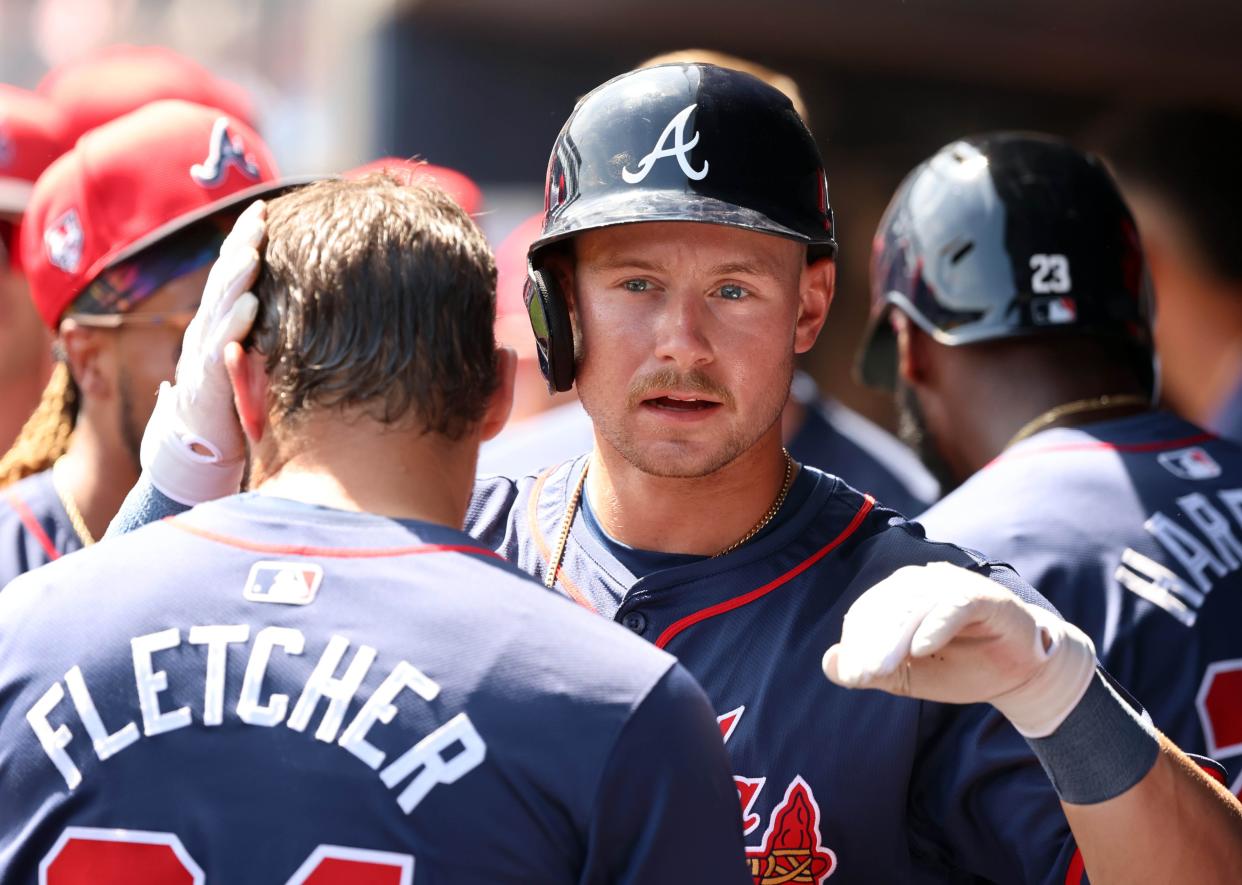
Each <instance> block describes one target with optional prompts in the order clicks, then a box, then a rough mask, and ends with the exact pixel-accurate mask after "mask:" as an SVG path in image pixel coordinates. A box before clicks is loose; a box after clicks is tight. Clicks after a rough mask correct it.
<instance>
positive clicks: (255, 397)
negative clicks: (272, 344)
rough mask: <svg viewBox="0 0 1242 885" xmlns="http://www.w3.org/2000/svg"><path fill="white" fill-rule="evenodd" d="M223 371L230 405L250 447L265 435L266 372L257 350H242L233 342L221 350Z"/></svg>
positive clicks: (262, 357)
mask: <svg viewBox="0 0 1242 885" xmlns="http://www.w3.org/2000/svg"><path fill="white" fill-rule="evenodd" d="M224 368H225V370H226V371H227V372H228V374H229V382H230V383H231V384H232V386H233V404H234V405H235V406H236V407H237V417H238V418H239V419H240V421H241V427H242V432H243V433H245V434H246V439H247V440H249V442H250V445H252V446H253V445H255V444H256V443H258V442H259V440H261V439H263V435H264V433H266V432H267V371H266V367H265V357H264V356H263V354H261V353H259V352H258V351H257V350H243V349H242V346H241V345H240V344H238V343H237V342H235V341H233V342H230V343H229V344H226V345H225V347H224Z"/></svg>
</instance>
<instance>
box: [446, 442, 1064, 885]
mask: <svg viewBox="0 0 1242 885" xmlns="http://www.w3.org/2000/svg"><path fill="white" fill-rule="evenodd" d="M584 464H585V458H579V459H577V460H575V461H573V462H570V463H567V464H564V465H561V466H560V467H557V468H552V469H550V470H548V471H545V472H544V473H542V474H540V475H539V476H538V477H530V478H526V479H523V480H519V481H516V482H514V481H510V480H503V479H483V480H479V481H478V482H477V483H476V487H475V497H474V500H473V501H472V503H471V508H470V513H469V517H468V523H467V528H468V530H469V531H471V532H472V534H474V535H475V536H476V537H478V539H479V540H480V542H481V543H483V544H485V545H487V546H489V547H492V548H494V549H496V550H498V551H500V552H501V553H503V554H504V555H505V556H506V557H508V558H509V559H511V560H512V561H513V562H514V563H516V564H517V565H518V566H520V567H521V569H522V570H523V571H526V572H528V573H530V574H532V575H535V576H536V577H539V578H541V579H542V578H543V577H544V575H545V574H546V573H547V571H548V559H549V555H550V553H549V551H550V550H551V549H552V548H553V547H554V546H555V543H556V539H557V538H558V536H559V534H558V533H559V531H560V528H561V523H562V520H563V518H564V515H565V513H566V508H567V505H568V503H569V500H570V496H571V494H572V490H573V488H574V486H575V484H576V482H577V480H578V477H579V476H580V475H581V471H582V470H583V467H584ZM797 483H798V484H799V485H804V486H806V488H799V489H798V494H797V495H795V494H794V493H793V492H792V491H791V493H790V498H789V501H790V503H791V504H792V505H793V508H792V511H791V512H789V513H787V514H783V515H782V518H781V520H780V524H779V525H777V526H776V527H775V528H773V529H772V530H771V531H770V532H767V533H766V534H765V535H763V536H762V537H759V538H757V539H756V540H754V541H752V542H751V543H749V544H746V545H744V546H742V547H740V548H739V549H737V550H736V551H734V552H732V553H730V554H728V555H726V556H723V557H718V558H708V559H699V560H697V561H691V562H687V563H685V564H682V565H677V566H675V567H671V568H666V569H662V570H658V571H653V572H651V573H650V574H647V575H645V576H644V577H641V578H636V577H635V576H634V575H633V574H631V573H630V572H629V571H627V569H626V567H625V566H624V565H623V564H622V563H621V562H620V561H619V560H618V559H617V558H616V557H615V556H614V555H613V554H612V553H611V552H610V550H609V548H608V545H606V544H604V543H601V541H600V539H599V538H598V537H597V536H596V534H595V533H593V532H592V531H591V529H590V527H589V526H588V525H587V524H586V519H585V517H584V516H583V514H582V510H581V508H578V512H577V514H576V515H575V518H574V521H573V523H572V528H571V530H570V533H569V538H568V542H567V544H566V548H565V555H564V561H563V563H562V566H561V569H560V571H559V573H558V574H557V581H556V587H557V589H558V590H560V591H561V592H563V593H565V594H566V595H568V596H570V597H571V598H573V599H574V600H575V601H577V602H578V603H579V604H580V605H581V606H583V607H584V608H587V609H590V610H593V611H595V612H598V613H600V614H602V615H604V616H605V617H608V618H611V619H613V620H616V621H618V622H620V623H621V624H623V625H625V626H626V627H628V628H629V629H631V630H632V631H634V632H635V633H636V634H638V635H640V636H643V637H644V638H646V639H648V640H650V641H651V642H653V643H655V645H657V646H658V647H660V648H663V649H667V650H668V651H670V652H672V653H673V654H675V655H677V657H678V659H679V660H680V661H681V662H682V664H683V665H685V667H686V668H687V669H688V670H689V671H690V672H691V673H692V674H693V675H694V676H695V677H696V678H697V679H698V680H699V681H700V682H701V684H702V685H703V687H704V688H705V689H706V690H707V693H708V696H709V697H710V698H711V700H712V702H713V703H714V704H715V708H716V713H717V716H718V717H719V724H720V730H721V735H722V737H723V738H724V740H725V742H726V746H727V748H728V750H729V752H730V756H731V759H732V762H733V770H734V775H735V777H734V780H735V783H736V786H737V792H738V799H739V801H740V805H741V812H742V817H743V827H744V829H745V833H746V836H747V848H746V853H747V859H748V862H749V865H750V872H751V876H752V879H753V882H754V883H755V885H776V883H782V882H800V883H813V885H822V883H824V882H825V881H826V880H829V877H831V882H833V883H837V882H853V883H874V882H902V883H922V882H956V881H963V880H966V881H969V880H970V878H971V877H972V876H979V877H983V878H986V879H989V880H992V881H996V882H1006V883H1011V882H1014V883H1016V882H1038V883H1043V882H1047V883H1052V882H1056V883H1062V882H1064V881H1066V876H1067V872H1068V871H1069V870H1070V869H1071V868H1072V865H1073V864H1074V863H1076V862H1077V861H1076V860H1075V857H1074V855H1075V849H1074V845H1073V841H1072V837H1071V835H1070V832H1069V828H1068V825H1067V823H1066V821H1065V819H1064V817H1063V815H1062V812H1061V810H1060V806H1059V803H1058V800H1057V797H1056V795H1055V793H1054V791H1053V789H1052V786H1051V784H1050V783H1049V782H1048V779H1047V777H1046V776H1045V775H1044V773H1043V770H1042V769H1041V768H1040V767H1039V765H1038V763H1037V762H1036V760H1035V758H1034V756H1033V754H1032V753H1031V750H1030V748H1029V747H1028V746H1027V744H1026V742H1025V741H1024V740H1023V739H1022V738H1021V737H1020V736H1019V735H1018V733H1017V732H1016V731H1014V730H1013V728H1012V727H1011V726H1010V725H1009V724H1008V723H1007V722H1006V721H1005V720H1004V719H1003V718H1002V717H1001V716H1000V714H998V713H996V712H995V710H994V709H993V708H991V707H990V706H988V705H969V706H952V705H944V704H937V703H931V702H924V701H919V700H914V699H910V698H900V697H895V696H892V695H889V694H885V693H882V692H878V691H849V690H846V689H844V688H840V687H838V686H835V685H833V684H832V683H830V682H828V680H827V679H825V678H824V676H823V674H822V672H821V670H820V661H821V657H822V655H823V653H824V650H825V649H827V648H828V647H829V646H830V645H832V644H833V643H834V642H836V641H837V640H838V639H839V638H840V635H841V622H842V618H843V616H844V614H845V612H846V611H847V610H848V608H849V606H850V605H851V603H853V602H854V600H856V599H857V598H858V596H859V595H860V594H862V593H863V592H864V591H865V590H867V589H868V588H870V587H871V586H872V585H874V584H875V583H876V582H878V581H879V580H881V579H882V578H884V577H887V576H888V575H890V574H892V573H893V572H894V571H895V570H897V569H898V568H900V567H901V566H904V565H911V564H923V563H927V562H931V561H940V560H947V561H950V562H954V563H957V564H960V565H963V566H967V567H971V568H975V569H978V570H980V571H982V572H984V573H985V574H988V575H989V576H991V577H993V578H994V579H996V580H998V581H1000V582H1001V583H1003V584H1005V585H1006V586H1008V587H1010V588H1011V589H1013V590H1014V591H1015V592H1017V593H1019V594H1020V595H1022V596H1024V597H1025V598H1028V599H1031V600H1032V601H1038V602H1040V603H1041V604H1046V603H1043V601H1042V600H1040V599H1039V597H1038V595H1037V594H1035V593H1034V591H1032V590H1031V589H1030V588H1029V587H1028V586H1027V585H1025V584H1024V583H1022V582H1021V580H1020V579H1018V578H1017V577H1016V575H1014V574H1013V572H1012V571H1011V570H1009V569H1007V568H1006V567H1004V566H1001V565H999V564H995V563H989V562H987V561H985V560H983V559H981V558H979V557H977V556H974V555H972V554H970V553H967V552H966V551H964V550H962V549H960V548H958V547H955V546H953V545H949V544H936V543H930V542H928V541H926V540H925V539H924V538H923V537H922V534H921V529H919V527H918V526H916V525H912V524H910V523H907V522H905V521H904V520H903V519H901V518H899V517H897V515H896V514H895V513H893V512H892V511H890V510H887V509H884V508H882V507H879V506H878V505H876V504H875V502H874V500H873V499H872V498H870V497H869V496H865V495H863V494H861V493H859V492H857V491H855V490H854V489H853V488H851V487H850V486H849V485H847V484H846V483H845V482H843V481H842V480H840V479H837V478H836V477H833V476H830V475H827V474H824V473H821V472H819V471H817V470H815V469H813V468H807V467H804V468H803V469H802V473H801V475H800V476H799V478H798V480H797Z"/></svg>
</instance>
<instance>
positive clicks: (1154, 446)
mask: <svg viewBox="0 0 1242 885" xmlns="http://www.w3.org/2000/svg"><path fill="white" fill-rule="evenodd" d="M1214 439H1219V437H1218V436H1217V435H1216V434H1214V433H1206V432H1205V433H1197V434H1195V435H1194V436H1186V437H1182V438H1181V439H1166V440H1158V441H1156V442H1145V443H1110V442H1081V443H1064V444H1063V445H1059V446H1044V447H1042V448H1030V449H1023V450H1022V451H1019V452H1003V453H1001V454H999V455H997V456H996V457H995V458H993V459H992V460H991V461H989V462H988V463H987V464H985V465H983V469H984V470H987V469H988V468H989V467H992V466H993V465H995V464H996V463H997V462H999V461H1009V460H1011V459H1013V458H1027V457H1030V456H1031V455H1053V454H1060V453H1061V452H1088V451H1107V452H1122V453H1126V454H1141V453H1143V452H1163V451H1165V450H1167V449H1180V448H1183V447H1185V446H1193V445H1196V444H1197V443H1204V442H1211V441H1212V440H1214Z"/></svg>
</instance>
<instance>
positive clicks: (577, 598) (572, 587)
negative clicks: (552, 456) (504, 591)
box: [526, 466, 595, 612]
mask: <svg viewBox="0 0 1242 885" xmlns="http://www.w3.org/2000/svg"><path fill="white" fill-rule="evenodd" d="M554 470H556V467H555V466H554V467H549V468H548V469H547V470H545V471H544V472H543V473H541V474H539V478H538V479H536V480H535V487H534V488H532V489H531V490H530V501H529V502H528V503H527V505H526V519H527V522H528V524H529V528H530V536H531V538H532V539H534V542H535V549H536V550H538V551H539V557H540V558H541V559H542V560H543V562H544V568H545V569H546V568H548V566H549V565H550V563H551V560H552V551H551V550H549V549H548V543H547V541H545V540H544V538H543V532H541V531H539V496H540V495H542V494H543V484H544V483H546V482H547V481H548V477H549V476H551V475H552V471H554ZM557 581H560V583H561V586H562V587H564V588H565V592H566V593H567V594H569V598H570V599H572V600H573V601H574V602H576V603H578V605H580V606H582V607H583V608H585V609H586V610H587V611H589V612H594V611H595V606H593V605H591V603H590V602H589V601H588V600H587V598H586V596H585V595H584V594H583V592H582V591H581V590H579V589H578V587H577V585H576V584H574V582H573V581H571V580H570V579H569V575H567V574H565V570H564V569H563V568H561V566H560V565H559V564H558V565H557V567H556V577H555V578H553V583H556V582H557Z"/></svg>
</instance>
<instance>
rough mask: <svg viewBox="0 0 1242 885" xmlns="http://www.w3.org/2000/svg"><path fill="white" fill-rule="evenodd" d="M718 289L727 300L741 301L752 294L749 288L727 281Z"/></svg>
mask: <svg viewBox="0 0 1242 885" xmlns="http://www.w3.org/2000/svg"><path fill="white" fill-rule="evenodd" d="M717 291H718V292H719V294H720V297H721V298H723V299H724V300H725V301H741V300H742V299H743V298H745V297H746V296H747V295H749V294H750V290H749V289H745V288H743V287H742V286H739V285H737V284H736V283H725V284H724V285H723V286H721V287H720V288H719V289H718V290H717Z"/></svg>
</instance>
